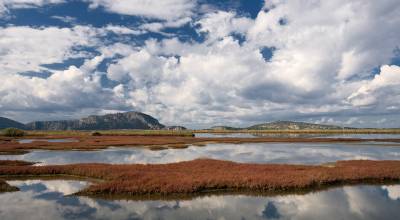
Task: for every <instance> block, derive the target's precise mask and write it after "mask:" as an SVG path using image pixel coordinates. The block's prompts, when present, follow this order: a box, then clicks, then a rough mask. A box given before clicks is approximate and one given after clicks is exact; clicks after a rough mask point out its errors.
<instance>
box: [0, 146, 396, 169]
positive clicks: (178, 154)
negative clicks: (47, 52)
mask: <svg viewBox="0 0 400 220" xmlns="http://www.w3.org/2000/svg"><path fill="white" fill-rule="evenodd" d="M197 158H213V159H220V160H230V161H236V162H248V163H290V164H321V163H326V162H335V161H338V160H360V159H369V160H400V143H379V142H362V143H248V144H208V145H206V146H204V147H199V146H190V147H188V148H185V149H165V150H158V151H154V150H150V149H145V148H136V147H132V148H109V149H105V150H99V151H48V150H37V151H32V152H30V153H28V154H25V155H1V156H0V160H5V159H9V160H25V161H32V162H41V164H40V165H48V164H71V163H111V164H128V163H142V164H146V163H154V164H161V163H171V162H180V161H188V160H193V159H197Z"/></svg>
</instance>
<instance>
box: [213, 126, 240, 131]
mask: <svg viewBox="0 0 400 220" xmlns="http://www.w3.org/2000/svg"><path fill="white" fill-rule="evenodd" d="M240 129H241V128H235V127H229V126H213V127H211V128H210V129H209V130H214V131H232V130H240Z"/></svg>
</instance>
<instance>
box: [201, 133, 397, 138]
mask: <svg viewBox="0 0 400 220" xmlns="http://www.w3.org/2000/svg"><path fill="white" fill-rule="evenodd" d="M195 137H206V138H224V137H225V138H228V137H231V138H232V137H233V138H258V137H264V138H361V139H400V134H293V133H292V134H289V133H225V134H224V133H195Z"/></svg>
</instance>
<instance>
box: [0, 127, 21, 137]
mask: <svg viewBox="0 0 400 220" xmlns="http://www.w3.org/2000/svg"><path fill="white" fill-rule="evenodd" d="M1 134H2V135H3V136H5V137H22V136H24V135H25V131H23V130H21V129H18V128H6V129H3V130H2V132H1Z"/></svg>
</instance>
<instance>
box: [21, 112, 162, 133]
mask: <svg viewBox="0 0 400 220" xmlns="http://www.w3.org/2000/svg"><path fill="white" fill-rule="evenodd" d="M25 127H26V129H28V130H109V129H162V128H164V127H165V126H164V125H162V124H160V123H159V122H158V120H157V119H155V118H153V117H152V116H150V115H146V114H143V113H141V112H125V113H116V114H107V115H102V116H97V115H92V116H89V117H86V118H82V119H79V120H62V121H36V122H31V123H28V124H26V125H25Z"/></svg>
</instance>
